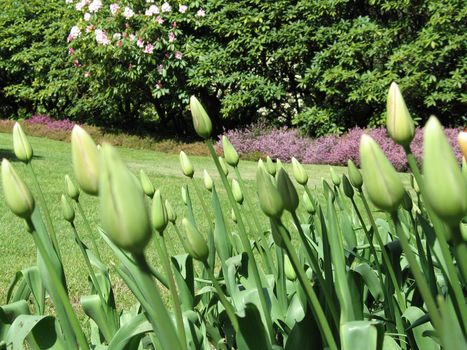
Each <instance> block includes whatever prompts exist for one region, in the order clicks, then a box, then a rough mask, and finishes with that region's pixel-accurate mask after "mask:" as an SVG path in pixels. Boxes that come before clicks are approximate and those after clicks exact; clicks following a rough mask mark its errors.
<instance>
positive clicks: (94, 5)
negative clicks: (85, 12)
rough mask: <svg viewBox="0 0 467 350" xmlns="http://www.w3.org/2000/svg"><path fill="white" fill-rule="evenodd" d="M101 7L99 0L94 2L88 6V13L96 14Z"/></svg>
mask: <svg viewBox="0 0 467 350" xmlns="http://www.w3.org/2000/svg"><path fill="white" fill-rule="evenodd" d="M101 7H102V1H101V0H94V1H93V2H92V3H91V4H90V5H89V12H97V11H99V10H100V9H101Z"/></svg>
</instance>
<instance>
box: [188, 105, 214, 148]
mask: <svg viewBox="0 0 467 350" xmlns="http://www.w3.org/2000/svg"><path fill="white" fill-rule="evenodd" d="M190 110H191V115H192V117H193V126H194V128H195V131H196V133H197V134H198V135H199V136H201V137H202V138H203V139H208V138H210V137H211V132H212V123H211V119H210V118H209V116H208V114H207V113H206V110H205V109H204V108H203V106H202V105H201V103H200V102H199V101H198V99H197V98H196V97H195V96H191V97H190Z"/></svg>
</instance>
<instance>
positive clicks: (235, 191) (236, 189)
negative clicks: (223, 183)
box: [232, 179, 243, 204]
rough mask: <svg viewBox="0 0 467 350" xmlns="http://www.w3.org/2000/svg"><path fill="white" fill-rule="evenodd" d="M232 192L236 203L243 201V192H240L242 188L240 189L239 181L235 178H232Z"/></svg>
mask: <svg viewBox="0 0 467 350" xmlns="http://www.w3.org/2000/svg"><path fill="white" fill-rule="evenodd" d="M232 193H233V196H234V199H235V201H236V202H237V203H238V204H242V203H243V193H242V190H241V189H240V185H239V183H238V182H237V180H235V179H233V180H232Z"/></svg>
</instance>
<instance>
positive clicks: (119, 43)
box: [115, 40, 123, 47]
mask: <svg viewBox="0 0 467 350" xmlns="http://www.w3.org/2000/svg"><path fill="white" fill-rule="evenodd" d="M115 45H116V46H117V47H122V46H123V41H121V40H118V41H117V42H116V43H115Z"/></svg>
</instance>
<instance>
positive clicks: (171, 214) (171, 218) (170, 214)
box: [165, 199, 177, 224]
mask: <svg viewBox="0 0 467 350" xmlns="http://www.w3.org/2000/svg"><path fill="white" fill-rule="evenodd" d="M165 209H166V210H167V219H168V220H169V221H170V222H171V223H172V224H175V221H177V213H175V210H174V209H173V208H172V205H171V204H170V202H169V201H168V200H167V199H166V200H165Z"/></svg>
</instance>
